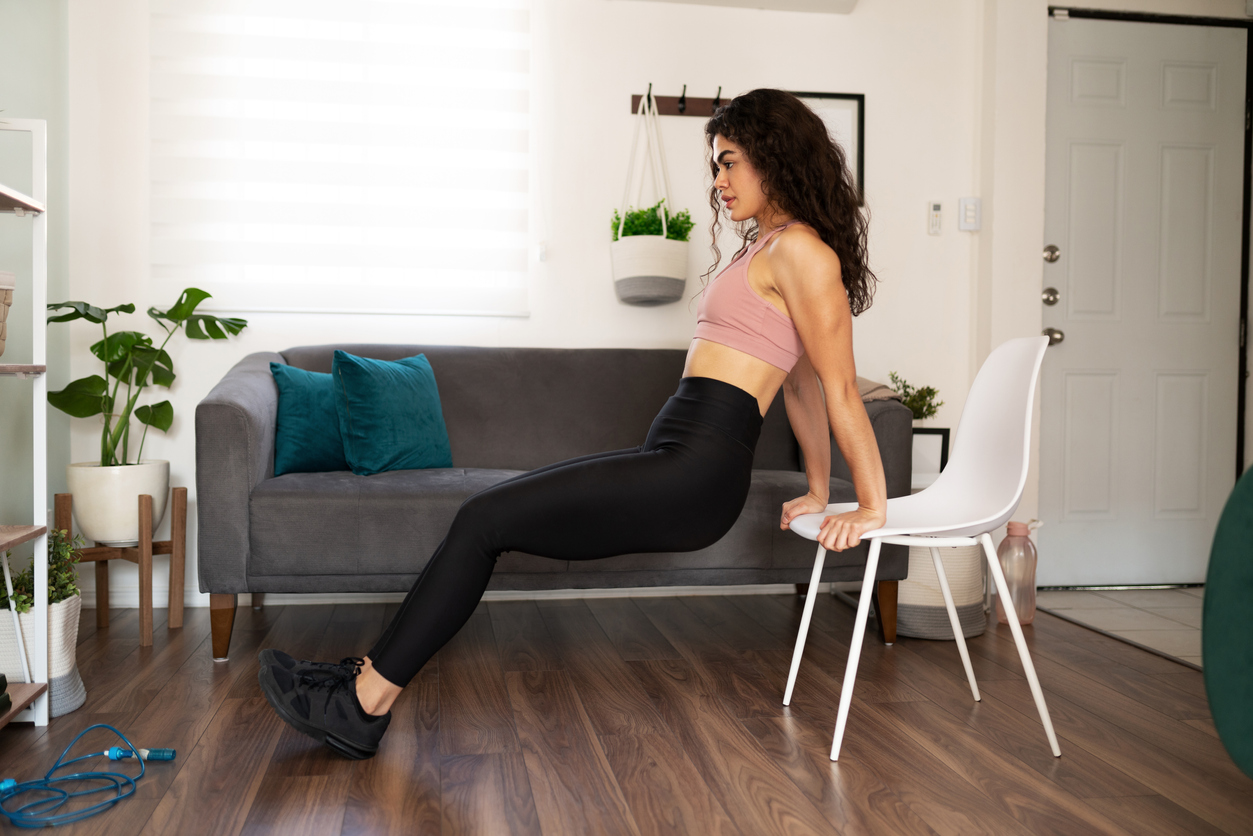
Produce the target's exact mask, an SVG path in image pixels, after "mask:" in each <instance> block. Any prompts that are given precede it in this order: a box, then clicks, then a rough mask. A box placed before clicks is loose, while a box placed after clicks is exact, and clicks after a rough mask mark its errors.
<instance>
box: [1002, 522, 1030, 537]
mask: <svg viewBox="0 0 1253 836" xmlns="http://www.w3.org/2000/svg"><path fill="white" fill-rule="evenodd" d="M1005 528H1006V531H1005V533H1006V534H1008V535H1009V536H1010V537H1027V536H1028V535H1029V534H1030V533H1031V532H1030V530H1029V529H1028V528H1027V524H1026V523H1021V522H1012V523H1010V524H1009V525H1007V526H1006V527H1005Z"/></svg>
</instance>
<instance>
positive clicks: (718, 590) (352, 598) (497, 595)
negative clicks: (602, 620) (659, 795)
mask: <svg viewBox="0 0 1253 836" xmlns="http://www.w3.org/2000/svg"><path fill="white" fill-rule="evenodd" d="M830 586H831V584H829V583H822V584H820V585H819V591H820V592H826V591H828V590H829V589H830ZM167 588H168V587H167ZM795 591H796V584H791V583H754V584H738V585H733V586H628V587H619V588H614V589H496V590H492V591H490V592H488V593H486V594H485V595H484V596H483V600H484V601H559V600H567V599H571V598H664V597H671V596H681V595H788V594H792V593H794V592H795ZM201 598H203V599H204V601H203V603H201V602H200V599H201ZM208 598H209V596H208V595H201V596H197V597H195V598H193V597H192V596H191V595H188V596H187V600H186V603H185V604H184V606H187V607H191V608H195V607H207V606H208V605H209V601H208ZM404 598H405V594H404V593H403V592H310V593H279V592H267V593H265V603H266V604H267V605H269V606H274V607H278V606H285V607H287V606H306V605H313V604H398V603H400V602H401V601H403V600H404ZM152 600H153V606H155V607H164V606H165V602H166V600H167V598H166V590H165V589H157V588H156V587H155V584H154V588H153V590H152ZM89 602H90V604H91V606H90V607H89V606H88V603H89ZM238 602H239V606H241V607H246V606H252V595H251V593H248V592H241V593H240V594H239V598H238ZM94 606H95V598H94V596H91V595H86V596H84V597H83V607H84V608H85V609H91V608H93V607H94ZM109 606H110V607H137V606H139V589H138V588H137V587H132V588H130V589H125V588H123V589H115V588H112V587H110V589H109Z"/></svg>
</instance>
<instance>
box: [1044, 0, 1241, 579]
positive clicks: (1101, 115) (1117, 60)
mask: <svg viewBox="0 0 1253 836" xmlns="http://www.w3.org/2000/svg"><path fill="white" fill-rule="evenodd" d="M1245 37H1246V35H1245V31H1244V30H1243V29H1223V28H1217V27H1205V26H1178V25H1164V24H1152V23H1130V22H1125V21H1105V20H1066V21H1061V20H1050V21H1049V66H1048V74H1049V75H1048V128H1047V131H1048V133H1047V162H1046V165H1047V184H1046V207H1045V244H1046V245H1053V246H1056V247H1057V248H1058V258H1057V259H1056V261H1053V262H1051V263H1046V264H1045V265H1044V288H1054V289H1056V290H1057V291H1058V294H1057V295H1058V299H1057V302H1056V304H1053V305H1051V306H1050V305H1046V306H1045V307H1044V325H1045V326H1046V327H1051V328H1056V329H1058V330H1059V331H1061V332H1063V334H1064V335H1065V336H1064V339H1063V341H1062V342H1061V343H1059V344H1057V345H1054V346H1052V347H1050V348H1049V350H1048V353H1047V354H1046V355H1045V360H1044V369H1043V375H1042V384H1041V385H1042V389H1041V424H1040V452H1041V457H1040V516H1041V518H1042V519H1043V520H1044V522H1045V526H1044V528H1042V529H1040V532H1039V547H1040V568H1039V576H1038V577H1039V583H1040V584H1041V585H1045V586H1049V585H1089V584H1148V583H1194V582H1199V581H1202V580H1204V578H1205V568H1206V563H1207V561H1208V557H1209V548H1210V542H1211V540H1212V539H1213V535H1214V529H1215V526H1216V525H1217V521H1218V515H1219V514H1220V513H1221V511H1222V507H1223V503H1224V502H1225V500H1226V498H1227V495H1228V494H1229V493H1230V491H1231V488H1232V486H1233V485H1234V484H1235V467H1236V461H1235V458H1236V453H1235V450H1236V392H1237V382H1238V381H1237V371H1238V366H1237V362H1238V354H1239V301H1240V248H1241V217H1242V212H1241V200H1242V179H1243V170H1244V87H1245Z"/></svg>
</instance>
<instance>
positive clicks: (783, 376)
mask: <svg viewBox="0 0 1253 836" xmlns="http://www.w3.org/2000/svg"><path fill="white" fill-rule="evenodd" d="M683 376H684V377H711V378H713V379H714V380H721V381H722V382H723V383H730V384H731V385H732V386H736V387H739V388H740V389H743V390H744V391H745V392H748V393H749V394H750V395H752V396H753V397H754V398H756V399H757V405H758V408H759V409H760V410H761V414H762V415H763V416H764V415H765V414H766V410H767V409H769V408H770V404H772V403H774V397H775V395H777V394H778V392H779V387H780V386H782V385H783V381H785V380H787V372H785V371H783V369H780V368H778V367H777V366H772V365H770V364H769V363H767V362H766V361H765V360H759V359H758V358H756V357H754V356H752V355H751V354H746V353H744V352H743V351H740V350H739V349H735V348H731V347H730V346H725V345H722V344H720V343H714V342H710V341H709V340H701V339H693V340H692V345H691V347H690V348H688V350H687V362H686V363H685V364H684V366H683Z"/></svg>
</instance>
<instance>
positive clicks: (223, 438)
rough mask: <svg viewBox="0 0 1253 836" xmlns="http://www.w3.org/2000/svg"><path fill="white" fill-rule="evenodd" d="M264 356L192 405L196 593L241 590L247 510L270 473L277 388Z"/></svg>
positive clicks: (273, 357) (269, 355)
mask: <svg viewBox="0 0 1253 836" xmlns="http://www.w3.org/2000/svg"><path fill="white" fill-rule="evenodd" d="M271 362H274V363H284V364H285V363H286V361H285V360H284V359H283V357H282V355H280V354H276V353H274V352H270V351H262V352H258V353H256V354H249V355H248V356H247V357H245V358H244V359H242V360H240V361H239V362H238V363H236V364H235V366H234V368H232V369H231V370H230V371H229V372H227V373H226V376H225V377H223V378H222V379H221V380H220V381H218V385H217V386H214V387H213V391H211V392H209V394H208V395H206V396H205V399H204V400H202V401H201V402H200V403H199V404H197V405H196V511H197V518H198V520H199V525H198V540H197V542H198V544H199V560H198V561H197V562H198V565H199V575H200V591H201V592H215V593H231V592H247V591H248V503H249V498H250V497H251V495H252V489H253V488H255V487H256V486H257V485H258V484H259V483H260V482H261V480H263V479H265V478H267V477H269V476H271V475H272V474H273V473H274V425H275V421H276V420H277V417H278V387H277V386H276V385H275V384H274V376H273V375H272V374H270V363H271Z"/></svg>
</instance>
